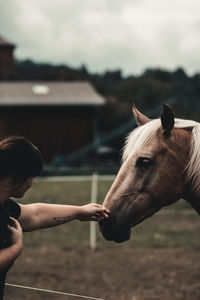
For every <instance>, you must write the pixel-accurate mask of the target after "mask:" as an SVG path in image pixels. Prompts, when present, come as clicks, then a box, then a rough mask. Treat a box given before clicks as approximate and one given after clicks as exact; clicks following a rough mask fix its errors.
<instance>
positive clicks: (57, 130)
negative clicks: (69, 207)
mask: <svg viewBox="0 0 200 300" xmlns="http://www.w3.org/2000/svg"><path fill="white" fill-rule="evenodd" d="M104 104H105V99H104V98H103V97H102V96H101V95H99V94H98V93H97V92H96V91H95V90H94V88H93V87H92V85H91V84H90V83H88V82H57V81H56V82H46V81H45V82H19V81H18V82H17V81H0V139H3V138H5V137H7V136H8V135H13V134H14V135H16V134H17V135H21V136H25V137H26V138H28V139H30V140H31V141H32V142H33V143H34V144H35V145H37V146H38V147H39V149H40V150H41V152H42V154H43V157H44V161H45V162H46V163H49V162H51V160H52V159H53V158H54V157H55V156H56V155H67V154H70V153H73V152H74V151H78V150H79V149H81V148H82V147H84V146H85V145H87V144H88V143H91V142H93V140H94V139H95V135H96V133H97V116H98V112H99V109H100V108H101V107H102V106H103V105H104Z"/></svg>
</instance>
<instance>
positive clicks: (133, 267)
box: [5, 248, 200, 300]
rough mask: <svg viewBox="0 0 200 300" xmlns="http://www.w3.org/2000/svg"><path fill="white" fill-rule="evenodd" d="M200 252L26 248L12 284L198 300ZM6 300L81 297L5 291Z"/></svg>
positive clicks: (144, 299) (114, 297)
mask: <svg viewBox="0 0 200 300" xmlns="http://www.w3.org/2000/svg"><path fill="white" fill-rule="evenodd" d="M199 278H200V251H198V250H194V249H190V248H188V249H187V248H171V249H170V248H169V249H153V248H141V249H104V250H97V251H95V252H92V251H91V250H89V249H79V250H65V249H63V250H59V251H58V250H57V249H51V248H41V249H40V250H38V249H34V250H30V249H25V250H24V252H23V255H22V256H21V257H20V259H19V260H18V261H17V262H16V263H15V265H14V267H13V268H12V270H10V272H9V275H8V277H7V282H8V283H15V284H21V285H28V286H33V287H39V288H45V289H51V290H57V291H63V292H68V293H75V294H79V295H87V296H91V297H96V298H103V299H107V300H109V299H110V300H158V299H159V300H199V299H200V280H199ZM5 299H6V300H14V299H15V300H19V299H20V300H21V299H23V300H33V299H34V300H35V299H37V300H40V299H42V300H45V299H52V300H53V299H56V300H58V299H60V300H62V299H63V300H64V299H69V300H72V299H83V298H80V297H70V296H61V295H53V294H46V293H44V292H35V291H29V290H23V289H18V288H13V287H6V293H5Z"/></svg>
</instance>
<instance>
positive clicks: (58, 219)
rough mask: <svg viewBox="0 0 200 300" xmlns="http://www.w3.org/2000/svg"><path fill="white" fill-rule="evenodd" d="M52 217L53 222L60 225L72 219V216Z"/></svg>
mask: <svg viewBox="0 0 200 300" xmlns="http://www.w3.org/2000/svg"><path fill="white" fill-rule="evenodd" d="M53 219H54V221H55V223H56V224H57V225H61V224H64V223H67V222H70V221H71V220H72V217H71V216H67V217H54V218H53Z"/></svg>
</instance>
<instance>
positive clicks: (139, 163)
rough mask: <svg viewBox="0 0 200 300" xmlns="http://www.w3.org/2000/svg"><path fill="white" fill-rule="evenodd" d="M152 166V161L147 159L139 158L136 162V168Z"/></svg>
mask: <svg viewBox="0 0 200 300" xmlns="http://www.w3.org/2000/svg"><path fill="white" fill-rule="evenodd" d="M152 164H153V160H152V159H151V158H149V157H139V158H138V159H137V161H136V167H148V166H150V165H152Z"/></svg>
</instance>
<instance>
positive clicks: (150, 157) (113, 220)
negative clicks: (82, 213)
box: [99, 104, 200, 242]
mask: <svg viewBox="0 0 200 300" xmlns="http://www.w3.org/2000/svg"><path fill="white" fill-rule="evenodd" d="M133 114H134V116H135V119H136V122H137V124H138V126H139V127H138V128H137V129H135V130H133V131H132V132H131V133H130V134H129V136H128V138H127V141H126V144H125V147H124V152H123V158H122V165H121V168H120V170H119V172H118V174H117V176H116V178H115V180H114V182H113V184H112V186H111V188H110V190H109V191H108V194H107V196H106V198H105V200H104V202H103V205H104V206H105V207H106V208H108V209H109V210H110V218H109V219H108V220H106V221H102V222H100V224H99V227H100V231H101V233H102V234H103V236H104V238H105V239H107V240H113V241H115V242H123V241H126V240H128V239H129V238H130V233H131V227H133V226H135V225H137V224H138V223H141V222H142V221H144V220H145V219H146V218H148V217H150V216H152V215H153V214H155V213H156V212H157V211H159V210H160V209H161V208H162V207H164V206H166V205H169V204H172V203H174V202H176V201H177V200H178V199H180V198H185V199H186V198H187V197H188V199H187V200H188V201H189V198H190V197H189V196H188V195H191V194H192V189H193V190H194V188H193V187H194V182H192V178H193V179H194V174H193V173H192V172H193V171H192V165H191V163H190V164H189V160H192V157H193V164H194V163H195V159H197V158H198V154H195V155H196V158H195V157H194V156H195V155H194V149H193V150H192V151H193V153H191V147H192V144H193V143H192V141H193V140H194V137H193V136H192V130H193V129H194V128H198V129H199V137H200V124H199V123H197V122H194V121H189V120H181V119H175V118H174V114H173V111H172V109H171V108H170V107H169V106H168V105H165V104H164V105H163V110H162V113H161V116H160V118H159V119H156V120H150V119H148V118H147V117H146V116H144V115H143V114H142V113H141V112H139V111H138V110H137V109H136V107H135V106H133ZM198 146H199V145H198ZM199 152H200V151H199ZM191 156H192V157H191ZM199 161H200V154H199ZM188 166H189V167H188ZM199 171H200V163H199ZM199 173H200V172H199ZM199 179H200V178H199ZM198 182H200V181H198ZM193 198H194V197H193ZM198 203H199V202H198Z"/></svg>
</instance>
